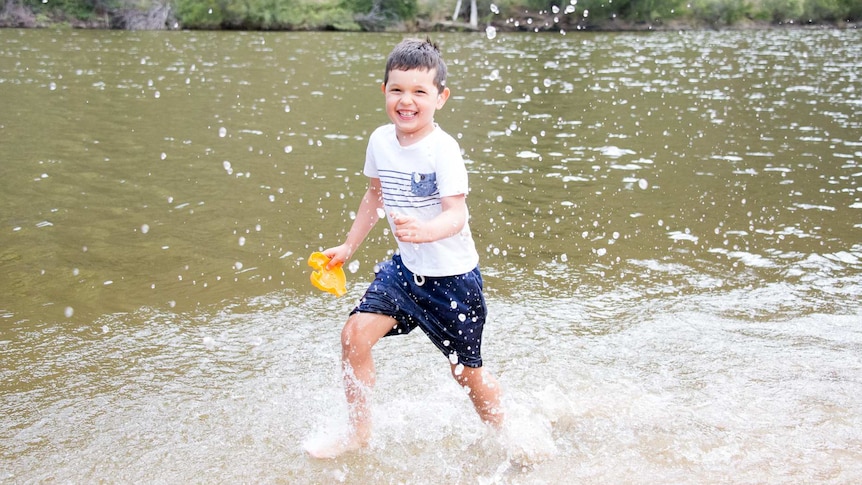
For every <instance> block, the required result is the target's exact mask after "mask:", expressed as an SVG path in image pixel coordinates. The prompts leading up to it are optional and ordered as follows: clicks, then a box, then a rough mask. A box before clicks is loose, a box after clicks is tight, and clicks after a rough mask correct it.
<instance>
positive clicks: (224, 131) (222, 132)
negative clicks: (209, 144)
mask: <svg viewBox="0 0 862 485" xmlns="http://www.w3.org/2000/svg"><path fill="white" fill-rule="evenodd" d="M218 136H219V138H224V137H226V136H227V128H225V127H224V126H222V127H220V128H219V129H218Z"/></svg>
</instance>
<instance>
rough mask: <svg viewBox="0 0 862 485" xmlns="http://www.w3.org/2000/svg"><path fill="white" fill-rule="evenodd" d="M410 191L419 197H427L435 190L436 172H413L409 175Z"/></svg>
mask: <svg viewBox="0 0 862 485" xmlns="http://www.w3.org/2000/svg"><path fill="white" fill-rule="evenodd" d="M410 192H412V193H413V195H416V196H419V197H429V196H432V195H434V194H435V193H436V192H437V174H436V173H434V172H431V173H419V172H413V175H412V176H411V177H410Z"/></svg>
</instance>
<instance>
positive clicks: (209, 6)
mask: <svg viewBox="0 0 862 485" xmlns="http://www.w3.org/2000/svg"><path fill="white" fill-rule="evenodd" d="M175 1H176V7H177V8H176V16H177V19H178V21H179V22H180V25H182V26H183V28H187V29H219V28H223V29H246V30H316V29H319V30H322V29H339V30H358V29H359V26H358V25H357V24H356V23H355V22H354V21H353V12H351V11H349V10H347V9H345V8H344V7H342V6H340V5H338V4H336V3H313V2H312V3H309V2H307V1H302V0H230V1H228V0H175Z"/></svg>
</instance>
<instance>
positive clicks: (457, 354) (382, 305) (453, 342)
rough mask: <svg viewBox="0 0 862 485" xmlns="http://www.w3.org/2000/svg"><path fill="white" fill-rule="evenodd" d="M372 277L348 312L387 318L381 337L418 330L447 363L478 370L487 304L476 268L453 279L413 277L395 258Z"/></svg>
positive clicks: (399, 259) (376, 267)
mask: <svg viewBox="0 0 862 485" xmlns="http://www.w3.org/2000/svg"><path fill="white" fill-rule="evenodd" d="M375 272H376V273H377V276H376V277H375V278H374V282H373V283H371V285H370V286H369V287H368V290H366V292H365V295H364V296H363V297H362V299H361V300H360V301H359V305H357V307H356V308H354V309H353V311H352V312H350V314H351V315H353V314H354V313H378V314H382V315H388V316H390V317H392V318H394V319H395V321H396V322H397V323H396V324H395V326H394V327H392V330H390V331H389V333H387V334H386V336H387V337H388V336H392V335H405V334H408V333H410V331H412V330H413V329H414V328H416V327H417V326H418V327H419V328H421V329H422V330H423V331H424V332H425V334H426V335H428V338H429V339H431V341H432V342H434V345H436V346H437V348H438V349H440V351H441V352H443V354H444V355H446V356H447V357H448V358H449V362H450V363H452V364H456V363H457V364H463V365H464V366H466V367H482V350H481V347H482V328H483V327H484V325H485V316H486V314H487V306H486V305H485V297H484V296H483V294H482V287H483V284H482V275H481V274H480V273H479V268H478V266H477V267H476V269H474V270H473V271H471V272H469V273H465V274H462V275H457V276H444V277H440V278H437V277H430V276H426V277H421V276H415V275H414V274H413V273H412V272H410V270H409V269H407V267H406V266H404V263H402V262H401V256H399V255H398V254H395V255H394V256H393V257H392V259H391V260H389V261H386V262H383V263H380V264H378V265H377V266H375Z"/></svg>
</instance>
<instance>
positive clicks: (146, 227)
mask: <svg viewBox="0 0 862 485" xmlns="http://www.w3.org/2000/svg"><path fill="white" fill-rule="evenodd" d="M148 232H150V225H149V224H142V225H141V234H146V233H148Z"/></svg>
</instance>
